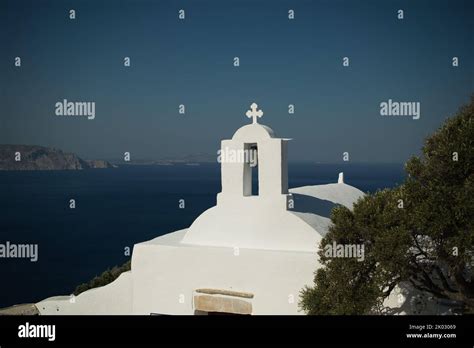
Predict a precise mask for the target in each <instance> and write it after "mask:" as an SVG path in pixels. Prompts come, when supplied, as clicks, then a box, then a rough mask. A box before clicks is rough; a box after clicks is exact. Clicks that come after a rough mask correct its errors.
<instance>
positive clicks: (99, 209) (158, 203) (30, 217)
mask: <svg viewBox="0 0 474 348" xmlns="http://www.w3.org/2000/svg"><path fill="white" fill-rule="evenodd" d="M340 171H344V175H345V181H346V183H348V184H350V185H353V186H356V187H357V188H359V189H361V190H362V191H365V192H367V191H371V192H372V191H375V190H377V189H379V188H380V189H381V188H385V187H392V186H394V185H396V184H397V183H400V182H401V181H403V178H404V172H403V165H401V164H399V165H397V164H377V165H375V164H371V165H367V164H350V165H349V164H341V165H336V164H290V166H289V177H290V180H289V181H290V182H289V184H290V187H295V186H303V185H314V184H324V183H334V182H336V181H337V176H338V173H339V172H340ZM219 191H220V168H219V166H218V165H217V164H201V165H199V166H187V165H174V166H122V167H120V168H116V169H96V170H84V171H31V172H0V244H4V243H5V242H6V241H10V242H11V243H15V244H23V243H28V244H31V243H37V244H38V247H39V259H38V261H37V262H30V261H29V260H26V259H5V258H0V279H1V285H0V307H5V306H9V305H13V304H18V303H27V302H37V301H39V300H41V299H44V298H46V297H49V296H54V295H67V294H70V293H71V292H72V291H73V290H74V289H75V287H76V286H77V285H78V284H81V283H83V282H86V281H88V280H90V279H91V278H93V277H94V276H95V275H98V274H100V273H102V271H104V270H105V269H107V268H109V267H113V266H114V265H121V264H123V263H124V262H126V261H127V260H128V259H129V257H127V256H124V248H125V247H127V246H129V247H130V248H132V247H133V244H134V243H137V242H141V241H145V240H148V239H152V238H154V237H156V236H159V235H162V234H165V233H168V232H172V231H175V230H178V229H182V228H185V227H188V226H189V225H190V224H191V223H192V222H193V220H194V219H195V218H196V217H197V216H198V215H199V214H200V213H202V212H203V211H204V210H205V209H207V208H209V207H211V206H213V205H214V204H215V202H216V194H217V193H218V192H219ZM71 198H73V199H75V200H76V208H75V209H70V208H69V200H70V199H71ZM180 199H185V203H186V208H185V209H179V206H178V201H179V200H180Z"/></svg>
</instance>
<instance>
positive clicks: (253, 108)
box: [245, 103, 263, 123]
mask: <svg viewBox="0 0 474 348" xmlns="http://www.w3.org/2000/svg"><path fill="white" fill-rule="evenodd" d="M257 108H258V105H257V104H255V103H252V105H250V109H251V110H247V112H246V113H245V115H247V117H248V118H253V122H252V123H258V122H257V117H262V116H263V111H262V110H258V111H257Z"/></svg>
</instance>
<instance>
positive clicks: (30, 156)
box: [0, 145, 116, 170]
mask: <svg viewBox="0 0 474 348" xmlns="http://www.w3.org/2000/svg"><path fill="white" fill-rule="evenodd" d="M114 167H116V166H114V165H112V164H110V163H109V162H107V161H103V160H83V159H82V158H80V157H79V156H77V155H76V154H73V153H66V152H63V151H61V150H59V149H55V148H50V147H44V146H38V145H0V170H81V169H93V168H114Z"/></svg>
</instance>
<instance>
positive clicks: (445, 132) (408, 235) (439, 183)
mask: <svg viewBox="0 0 474 348" xmlns="http://www.w3.org/2000/svg"><path fill="white" fill-rule="evenodd" d="M473 142H474V96H473V97H472V98H471V102H470V103H469V104H468V105H466V106H464V107H462V108H461V109H460V110H459V112H458V113H457V115H456V116H455V117H453V118H450V119H448V120H447V121H446V122H445V124H444V125H443V126H442V127H441V128H440V129H438V130H437V131H436V132H435V133H434V134H433V135H431V136H430V137H428V138H427V139H426V141H425V144H424V146H423V149H422V156H421V157H413V158H411V159H410V160H409V161H408V162H407V164H406V172H407V178H406V180H405V182H404V183H403V184H402V185H400V186H398V187H396V188H394V189H386V190H383V191H378V192H376V193H375V194H369V195H366V196H365V197H363V198H361V199H360V200H359V201H358V202H356V204H354V207H353V210H352V211H351V210H349V209H347V208H345V207H341V206H339V207H337V208H335V209H333V211H332V214H331V220H332V226H331V227H330V229H329V231H328V234H327V235H326V236H325V237H324V238H323V240H322V243H321V245H320V251H319V257H320V262H321V264H322V265H323V267H322V268H320V269H318V270H317V271H316V272H315V278H314V285H313V286H312V287H306V288H305V289H303V290H302V294H301V301H300V306H301V308H302V309H303V310H304V311H306V312H307V313H308V314H369V313H374V312H377V309H380V308H382V303H383V300H384V299H385V298H386V297H387V296H388V295H389V294H390V292H391V291H392V289H393V288H394V287H395V285H396V284H398V283H399V282H401V281H407V282H410V283H411V284H412V285H413V286H414V287H415V288H416V289H419V290H423V291H426V292H429V293H431V294H433V295H435V296H436V297H438V298H444V299H450V300H454V301H457V302H458V303H460V304H461V305H462V308H463V311H464V312H473V311H474V280H472V279H471V275H472V270H471V266H472V262H473V260H474V259H473V256H474V255H473V251H474V144H473ZM333 242H336V243H338V244H363V245H364V247H365V250H364V251H365V258H364V260H363V261H362V262H359V261H357V260H356V259H344V258H341V259H338V258H331V257H328V256H326V255H325V252H324V250H325V247H326V245H328V244H332V243H333Z"/></svg>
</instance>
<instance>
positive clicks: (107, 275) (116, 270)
mask: <svg viewBox="0 0 474 348" xmlns="http://www.w3.org/2000/svg"><path fill="white" fill-rule="evenodd" d="M130 269H131V261H130V260H129V261H127V262H126V263H124V264H123V265H122V266H120V267H117V266H114V267H113V268H112V269H107V270H106V271H104V272H103V273H102V274H101V275H100V276H96V277H94V279H92V280H91V281H89V282H88V283H82V284H81V285H78V286H77V287H76V289H75V290H74V295H75V296H77V295H79V294H80V293H82V292H84V291H87V290H89V289H94V288H98V287H101V286H104V285H107V284H110V283H112V282H113V281H114V280H115V279H117V278H118V277H119V276H120V275H121V274H122V273H123V272H127V271H130Z"/></svg>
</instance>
